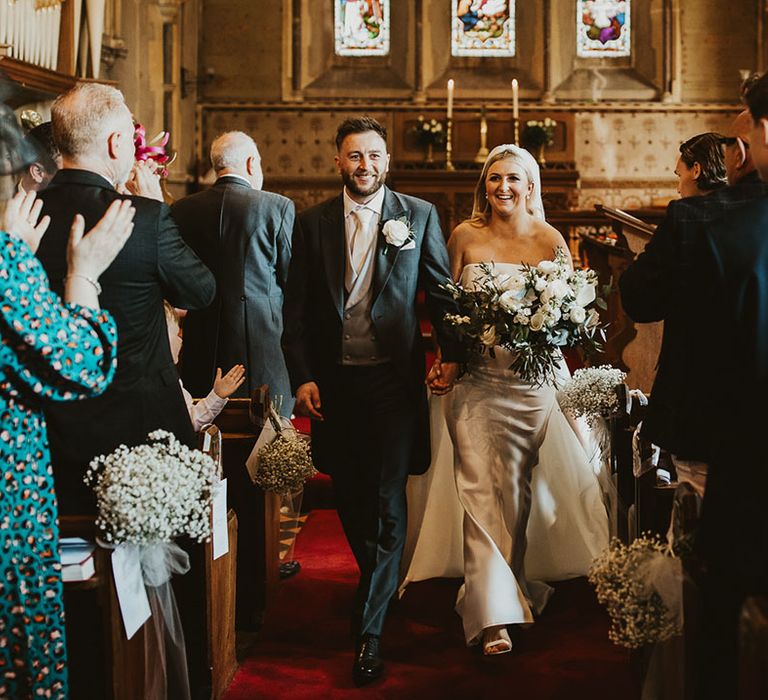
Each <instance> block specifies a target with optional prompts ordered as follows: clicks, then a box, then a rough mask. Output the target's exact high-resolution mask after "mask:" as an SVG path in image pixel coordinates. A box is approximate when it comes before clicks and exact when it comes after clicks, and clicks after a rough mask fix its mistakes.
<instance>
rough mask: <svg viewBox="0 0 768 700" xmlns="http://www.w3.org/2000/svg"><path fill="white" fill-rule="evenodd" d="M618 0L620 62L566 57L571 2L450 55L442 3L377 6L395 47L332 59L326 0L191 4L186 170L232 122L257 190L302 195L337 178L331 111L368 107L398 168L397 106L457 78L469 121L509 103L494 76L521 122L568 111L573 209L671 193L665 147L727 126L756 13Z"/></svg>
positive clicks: (689, 0)
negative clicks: (625, 27) (505, 55)
mask: <svg viewBox="0 0 768 700" xmlns="http://www.w3.org/2000/svg"><path fill="white" fill-rule="evenodd" d="M634 5H635V11H634V12H635V13H634V14H633V22H634V24H635V45H634V50H633V57H632V59H631V60H627V61H624V62H623V63H621V64H620V65H619V64H615V63H614V64H611V63H610V62H609V61H608V60H607V59H600V60H599V61H598V62H597V63H593V64H590V63H588V62H585V59H577V58H576V57H575V42H574V41H573V40H572V39H571V38H570V37H565V36H564V34H565V32H566V31H567V30H568V29H569V27H570V26H571V25H569V21H570V18H571V17H572V11H575V2H574V0H562V1H560V0H558V1H557V2H553V1H552V0H546V1H545V0H541V1H540V2H536V3H522V2H518V3H517V10H518V11H517V33H518V45H519V50H518V52H517V56H515V57H514V58H509V59H467V58H457V57H451V56H450V46H449V40H448V36H449V34H448V30H449V26H450V23H449V21H448V20H447V19H446V15H447V13H448V9H447V8H449V7H450V3H447V2H444V1H443V0H393V2H392V7H393V9H394V10H396V12H397V17H395V13H394V12H393V24H394V25H396V26H393V38H392V53H393V54H395V55H394V56H390V57H389V58H387V59H381V58H380V57H374V58H367V57H366V58H361V59H352V58H339V57H335V56H334V55H333V42H332V39H333V37H332V26H333V24H332V15H333V12H332V9H333V3H332V2H330V1H329V2H325V3H317V2H313V1H310V0H283V2H275V1H274V0H272V1H269V2H268V1H267V0H204V1H203V2H202V9H201V18H202V19H201V26H200V55H199V66H200V68H199V70H200V71H203V70H206V71H208V72H209V73H212V74H213V75H214V77H213V78H212V79H211V80H210V81H209V82H207V83H205V84H204V85H203V86H202V87H201V89H200V90H199V93H198V95H199V99H198V102H199V118H198V121H197V124H196V136H197V139H198V149H197V158H198V159H199V162H198V164H197V167H196V170H195V172H191V175H192V176H193V177H197V178H201V177H203V176H204V174H205V173H206V171H207V170H208V164H207V162H206V152H207V146H208V144H209V143H210V140H211V139H212V138H213V137H215V135H216V134H217V133H220V132H221V131H224V130H227V129H231V128H241V129H243V130H245V131H248V132H249V133H251V134H252V135H253V136H254V138H255V139H256V141H257V142H258V143H259V146H260V148H261V151H262V155H263V158H264V166H265V175H266V187H270V182H271V183H273V186H274V187H276V188H278V189H280V190H281V191H285V192H286V193H291V192H292V193H294V194H295V195H296V196H297V197H298V198H299V199H300V200H302V201H304V202H306V203H311V202H312V201H315V200H316V199H318V198H322V196H324V195H325V194H327V193H330V192H333V191H335V189H336V187H337V183H336V176H335V172H334V169H333V145H332V136H333V132H334V130H335V126H336V124H337V123H338V122H339V121H341V119H343V118H344V117H345V116H347V115H350V114H358V113H363V112H365V113H371V114H375V115H376V116H378V117H379V118H381V119H382V120H383V121H384V122H385V123H386V124H388V125H389V127H390V129H391V130H393V133H392V138H391V141H392V144H393V158H394V167H398V161H400V162H401V163H402V162H404V161H412V155H411V154H408V153H403V152H402V150H403V149H402V148H401V147H400V146H401V144H402V143H404V140H405V136H404V134H402V133H401V134H398V133H397V130H398V128H402V126H403V117H402V115H403V114H407V115H410V116H411V117H413V118H415V117H416V116H417V115H418V114H419V113H424V114H429V115H430V116H432V115H433V114H432V113H433V112H434V116H438V117H439V116H440V115H441V114H442V113H443V112H444V109H445V81H446V80H447V78H448V77H454V78H455V79H456V83H457V88H456V112H457V115H461V114H467V115H470V114H477V117H478V125H479V112H480V109H481V107H482V106H483V105H485V106H487V108H488V109H489V110H494V109H495V110H497V111H500V112H504V111H507V112H509V111H510V110H511V91H510V89H509V80H510V78H511V77H512V76H519V79H520V82H521V121H523V122H524V121H525V120H526V118H528V115H530V114H532V113H535V114H536V118H539V117H538V115H540V114H542V115H549V116H551V117H552V118H554V119H556V120H559V119H560V118H561V117H563V115H568V120H567V125H566V133H565V138H566V139H567V141H568V148H567V149H566V150H567V153H566V152H565V151H564V152H563V154H559V155H558V154H553V157H552V158H551V159H550V160H554V161H558V160H564V159H565V160H572V161H573V162H574V164H575V167H576V169H577V170H578V171H579V173H580V176H581V189H580V191H579V193H578V197H577V200H576V202H575V204H576V206H577V207H579V208H591V207H592V205H593V204H594V203H596V202H598V201H602V202H605V203H608V204H612V205H618V206H623V207H639V206H649V205H651V204H653V203H658V202H659V201H661V200H664V199H668V198H670V197H673V196H675V182H676V180H675V177H674V174H673V169H674V165H675V159H676V156H677V147H678V145H679V143H680V142H681V141H683V140H685V139H687V138H689V137H690V136H692V135H694V134H696V133H700V132H702V131H710V130H716V131H724V130H727V128H728V124H729V122H730V120H731V119H732V117H733V116H734V114H735V113H736V112H737V111H738V110H739V109H740V107H739V104H738V86H739V83H740V80H741V78H740V73H739V71H740V70H756V69H760V68H763V67H764V65H765V60H766V53H768V52H766V50H765V49H764V47H763V45H762V43H760V42H761V37H762V36H763V35H764V31H765V30H764V25H765V14H766V8H764V7H763V3H762V2H759V1H758V0H732V2H729V3H728V12H727V13H725V14H724V13H723V6H722V3H720V2H718V1H717V0H650V1H649V2H642V3H641V2H635V3H634ZM398 18H399V19H398ZM403 18H405V19H403ZM398 22H400V23H401V24H402V26H400V25H398V24H397V23H398ZM715 28H717V31H715ZM547 36H548V37H550V40H549V41H545V37H547ZM553 36H556V37H558V39H557V41H554V40H552V39H551V37H553ZM442 37H445V38H442ZM734 37H739V40H738V41H734ZM233 47H235V48H234V49H233ZM585 66H590V67H589V68H585ZM366 76H367V78H366ZM596 80H597V81H598V82H595V81H596ZM510 116H511V115H510ZM409 118H410V117H409ZM489 138H490V134H489ZM488 145H489V146H490V147H492V146H493V145H495V144H494V143H492V142H490V140H489V144H488ZM454 148H456V146H454ZM398 150H400V151H401V152H400V153H398ZM436 157H437V159H439V158H440V157H442V156H441V155H440V154H437V156H436Z"/></svg>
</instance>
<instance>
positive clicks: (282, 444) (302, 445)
mask: <svg viewBox="0 0 768 700" xmlns="http://www.w3.org/2000/svg"><path fill="white" fill-rule="evenodd" d="M258 465H259V466H258V469H257V470H256V476H255V478H254V482H255V484H256V485H257V486H258V487H259V488H261V489H263V490H264V491H274V492H275V493H278V494H280V495H284V494H288V493H293V492H295V491H298V490H299V489H300V488H301V487H302V486H304V482H305V481H306V480H307V479H309V478H310V477H312V476H314V475H315V474H317V470H316V469H315V466H314V464H312V457H311V455H310V451H309V444H308V443H307V442H305V441H304V440H302V439H301V438H300V437H299V436H298V435H297V434H296V433H294V432H292V431H287V430H280V431H278V433H277V436H276V437H275V439H274V440H272V442H270V443H269V444H267V445H264V447H262V448H261V449H260V450H259V452H258Z"/></svg>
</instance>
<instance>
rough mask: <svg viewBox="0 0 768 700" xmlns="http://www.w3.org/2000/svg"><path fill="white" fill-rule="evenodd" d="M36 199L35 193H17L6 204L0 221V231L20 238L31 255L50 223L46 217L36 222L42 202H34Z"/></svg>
mask: <svg viewBox="0 0 768 700" xmlns="http://www.w3.org/2000/svg"><path fill="white" fill-rule="evenodd" d="M36 197H37V193H36V192H17V193H16V194H15V195H14V197H13V198H12V199H11V200H10V201H9V202H8V205H7V206H6V209H5V214H4V215H3V217H2V219H0V231H6V232H7V233H10V234H11V235H12V236H14V237H15V238H20V239H21V240H22V241H24V242H25V243H26V244H27V245H28V246H29V247H30V248H31V249H32V252H33V253H35V252H37V248H38V246H39V245H40V241H41V240H42V238H43V234H44V233H45V232H46V230H47V229H48V224H50V223H51V217H50V216H47V215H46V216H44V217H43V218H42V219H40V221H39V222H38V219H39V218H40V211H41V210H42V208H43V202H42V200H40V199H38V200H37V201H35V198H36Z"/></svg>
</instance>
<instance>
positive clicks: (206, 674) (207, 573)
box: [60, 426, 237, 700]
mask: <svg viewBox="0 0 768 700" xmlns="http://www.w3.org/2000/svg"><path fill="white" fill-rule="evenodd" d="M206 435H207V436H208V437H207V438H206V437H205V436H206ZM201 443H202V446H205V447H206V448H207V449H205V450H204V451H206V452H208V453H210V454H211V456H212V457H214V459H216V460H217V461H218V460H220V457H221V435H220V433H219V429H218V428H217V427H216V426H210V427H207V428H206V429H205V431H204V432H203V433H202V434H201ZM206 443H207V444H206ZM227 525H228V536H229V553H228V554H225V555H223V556H221V557H219V558H218V559H216V560H214V559H213V550H212V544H211V543H206V544H204V545H191V547H190V546H187V549H188V550H191V551H190V555H191V558H192V561H193V570H192V571H190V572H189V573H187V574H185V575H184V576H175V577H174V589H175V590H176V593H177V602H178V604H179V608H180V611H184V609H185V603H186V609H187V611H188V610H190V609H192V610H193V614H194V619H190V616H189V614H187V615H186V616H184V615H183V617H182V622H183V624H184V629H185V637H186V639H187V646H188V648H189V646H190V640H191V637H192V635H193V634H195V633H196V632H197V633H201V634H203V635H205V637H206V640H205V642H206V643H205V647H206V649H207V660H208V663H207V668H203V669H200V668H193V667H190V669H189V672H190V684H191V686H192V688H193V696H195V697H199V696H200V695H199V693H200V692H204V690H203V689H204V688H206V687H208V686H210V687H211V693H210V697H211V698H213V700H218V698H221V697H222V696H223V695H224V692H225V691H226V688H227V686H228V685H229V683H230V681H231V680H232V677H233V675H234V673H235V670H236V669H237V660H236V657H235V629H234V616H235V578H236V560H237V516H236V514H235V513H234V511H232V510H230V511H229V513H228V518H227ZM60 531H61V536H62V537H83V538H84V539H88V540H92V541H93V540H95V539H96V536H97V535H98V532H97V529H96V526H95V523H94V517H93V516H64V517H62V518H61V519H60ZM198 554H200V558H201V559H202V561H203V564H202V566H200V563H199V562H198V565H197V567H195V560H196V559H197V555H198ZM94 560H95V568H96V574H95V576H94V577H92V578H91V579H89V580H87V581H78V582H68V583H66V584H65V586H64V591H65V608H66V614H67V637H68V644H67V646H68V651H69V665H70V675H71V683H70V685H71V691H72V697H73V698H75V697H104V698H108V699H109V700H134V699H135V698H142V697H144V696H145V694H146V693H145V687H144V678H145V663H146V661H145V660H146V659H155V658H157V652H156V651H153V650H152V648H151V645H152V644H153V643H154V638H153V636H152V635H149V634H145V627H146V625H145V626H144V627H142V628H141V629H140V630H139V631H138V632H136V634H135V635H134V636H133V637H132V638H131V639H130V640H129V639H126V636H125V629H124V627H123V621H122V617H121V613H120V606H119V603H118V600H117V595H116V592H115V585H114V578H113V576H112V566H111V550H108V549H102V548H100V547H97V548H96V551H95V553H94ZM196 571H200V572H204V581H203V582H202V584H203V585H204V593H203V595H204V597H205V599H204V606H203V607H204V609H203V610H199V605H197V608H196V607H195V606H196V603H197V600H196V591H197V589H198V585H197V583H198V582H197V579H196V578H195V577H194V576H193V574H194V572H196ZM179 583H180V584H184V585H181V586H177V584H179ZM186 598H191V600H186ZM94 612H95V613H96V614H94ZM195 613H199V614H195ZM198 623H200V624H199V625H198ZM192 627H198V628H199V632H198V631H197V630H193V629H192ZM148 645H149V648H148ZM190 662H191V660H190ZM96 688H100V689H101V690H100V691H97V690H96ZM195 691H197V692H198V694H197V695H196V694H195ZM172 696H173V691H172V690H170V691H169V697H172Z"/></svg>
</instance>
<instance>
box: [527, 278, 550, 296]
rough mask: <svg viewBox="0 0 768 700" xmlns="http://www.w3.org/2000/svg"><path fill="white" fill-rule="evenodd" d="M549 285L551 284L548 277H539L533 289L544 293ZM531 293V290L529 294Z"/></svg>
mask: <svg viewBox="0 0 768 700" xmlns="http://www.w3.org/2000/svg"><path fill="white" fill-rule="evenodd" d="M548 284H549V281H548V280H547V278H546V277H537V278H536V281H535V282H534V283H533V288H534V289H535V290H536V291H537V292H543V291H544V290H545V289H546V288H547V285H548ZM530 291H531V290H530V289H529V290H528V292H529V293H530Z"/></svg>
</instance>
